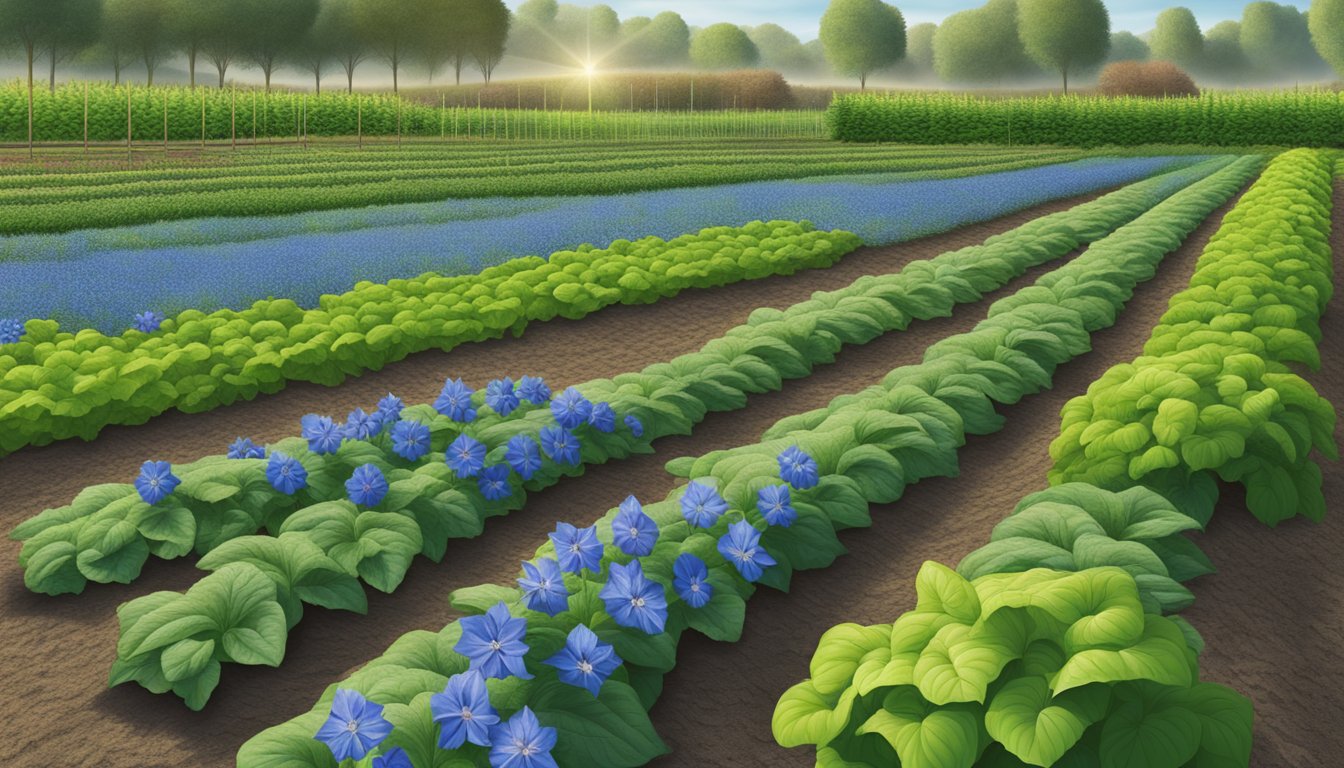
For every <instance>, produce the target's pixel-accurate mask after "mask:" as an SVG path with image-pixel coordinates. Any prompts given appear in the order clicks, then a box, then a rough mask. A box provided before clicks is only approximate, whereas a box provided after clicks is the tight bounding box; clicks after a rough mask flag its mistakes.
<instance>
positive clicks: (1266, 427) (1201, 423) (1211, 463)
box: [1050, 150, 1338, 526]
mask: <svg viewBox="0 0 1344 768" xmlns="http://www.w3.org/2000/svg"><path fill="white" fill-rule="evenodd" d="M1332 172H1333V160H1332V159H1331V157H1330V156H1329V155H1328V154H1326V153H1322V152H1314V151H1310V150H1295V151H1293V152H1289V153H1286V154H1284V155H1281V156H1280V157H1278V158H1277V159H1276V160H1275V161H1274V162H1273V163H1272V164H1271V165H1270V166H1269V168H1268V169H1267V170H1266V171H1265V173H1264V175H1263V176H1262V177H1261V178H1260V180H1259V181H1257V182H1256V184H1255V185H1254V186H1253V187H1252V188H1251V189H1250V191H1248V192H1247V193H1246V194H1245V195H1244V196H1243V197H1242V199H1241V201H1240V203H1239V204H1238V205H1237V207H1236V208H1235V209H1234V210H1233V211H1232V212H1231V213H1229V214H1228V215H1227V217H1226V218H1225V219H1224V220H1223V226H1222V228H1221V229H1220V230H1219V231H1218V233H1217V234H1216V235H1215V236H1214V237H1213V238H1212V239H1211V240H1210V242H1209V244H1208V246H1207V248H1206V249H1205V251H1204V255H1203V256H1202V257H1201V259H1200V261H1199V263H1198V265H1197V268H1196V271H1195V275H1194V277H1192V278H1191V281H1190V288H1189V289H1188V290H1186V291H1184V292H1182V293H1180V294H1177V295H1176V296H1175V297H1173V298H1172V301H1171V308H1170V309H1169V310H1168V311H1167V313H1166V314H1165V315H1163V318H1162V321H1161V323H1160V324H1159V325H1158V327H1157V328H1156V329H1155V330H1154V331H1153V334H1152V338H1151V339H1150V340H1149V341H1148V343H1147V344H1146V345H1145V347H1144V356H1143V357H1140V358H1138V359H1136V360H1135V361H1134V362H1132V363H1126V364H1122V365H1118V366H1116V367H1114V368H1112V369H1111V370H1110V371H1108V372H1107V373H1106V374H1105V375H1104V376H1102V377H1101V378H1100V379H1099V380H1098V381H1097V382H1096V383H1095V384H1094V385H1093V386H1092V387H1091V388H1089V390H1088V393H1087V394H1086V395H1084V396H1081V397H1078V398H1075V399H1073V400H1072V401H1070V402H1069V403H1068V404H1067V405H1066V406H1065V407H1064V411H1063V423H1062V427H1061V433H1060V435H1059V437H1058V438H1056V439H1055V441H1054V442H1053V443H1052V444H1051V447H1050V455H1051V457H1053V458H1054V460H1055V467H1054V469H1053V470H1052V471H1051V473H1050V478H1051V482H1054V483H1061V482H1089V483H1093V484H1095V485H1098V486H1101V487H1104V488H1110V489H1112V490H1119V489H1122V488H1127V487H1130V486H1131V485H1134V484H1138V483H1143V484H1146V485H1150V486H1152V487H1154V488H1156V489H1158V490H1160V491H1169V490H1174V489H1176V488H1179V487H1181V486H1183V485H1185V484H1186V483H1187V481H1186V479H1185V478H1187V477H1188V476H1190V475H1199V474H1205V473H1216V474H1217V475H1218V477H1220V478H1222V480H1224V481H1225V482H1234V483H1241V484H1243V485H1245V486H1246V487H1247V490H1248V494H1247V504H1248V506H1249V507H1250V510H1251V512H1252V513H1254V514H1255V516H1256V517H1257V518H1259V519H1260V520H1262V521H1264V522H1265V523H1267V524H1269V525H1271V526H1273V525H1277V524H1278V523H1279V522H1280V521H1282V520H1286V519H1289V518H1291V517H1294V516H1296V515H1299V514H1301V515H1304V516H1306V517H1308V518H1310V519H1312V520H1317V521H1319V520H1320V519H1321V517H1322V515H1323V514H1324V513H1325V499H1324V497H1323V496H1322V495H1321V485H1320V484H1321V473H1320V469H1319V467H1318V466H1317V465H1316V463H1315V461H1314V460H1313V459H1312V457H1311V455H1310V454H1311V451H1312V450H1313V449H1316V450H1319V451H1320V452H1321V453H1322V455H1324V456H1326V457H1327V458H1332V459H1333V458H1337V457H1338V449H1337V447H1336V445H1335V441H1334V436H1333V431H1334V425H1335V410H1334V408H1333V407H1332V406H1331V405H1330V403H1329V402H1328V401H1326V400H1325V399H1324V398H1322V397H1320V396H1319V395H1317V393H1316V390H1315V389H1314V388H1313V387H1312V386H1311V384H1309V383H1308V382H1307V381H1305V380H1304V379H1302V378H1301V377H1300V376H1298V375H1296V374H1295V373H1292V372H1291V371H1290V369H1289V368H1288V367H1287V365H1286V364H1287V363H1298V364H1302V365H1306V366H1308V367H1312V368H1316V367H1319V366H1320V357H1319V352H1318V351H1317V348H1316V343H1317V340H1319V339H1320V335H1321V331H1320V327H1319V319H1320V317H1321V314H1322V313H1323V312H1324V311H1325V306H1326V303H1327V302H1328V301H1329V299H1330V297H1331V294H1332V292H1333V286H1332V282H1331V276H1332V271H1333V267H1332V257H1331V253H1330V247H1329V243H1328V237H1329V234H1330V227H1331V220H1330V205H1331V183H1332V177H1333V173H1332ZM1190 514H1191V515H1192V516H1195V517H1203V513H1196V512H1194V511H1190ZM1201 522H1203V520H1201Z"/></svg>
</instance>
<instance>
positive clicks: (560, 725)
mask: <svg viewBox="0 0 1344 768" xmlns="http://www.w3.org/2000/svg"><path fill="white" fill-rule="evenodd" d="M528 699H529V706H531V707H532V710H533V711H534V712H536V714H537V719H538V720H540V721H541V722H542V724H543V725H546V726H550V727H553V728H557V729H558V730H559V731H560V733H562V734H564V735H563V736H562V737H561V738H560V739H559V740H558V741H557V742H556V745H555V750H554V751H553V753H552V754H553V755H554V757H555V758H556V760H558V761H559V762H561V763H564V764H566V765H583V766H592V768H634V766H640V765H644V764H645V763H647V762H649V761H650V760H652V759H653V758H655V757H658V756H659V755H665V754H667V753H668V751H669V750H668V748H667V745H665V744H664V743H663V741H662V739H660V738H658V734H657V732H655V731H654V729H653V723H652V722H650V721H649V715H648V712H647V711H646V710H645V709H644V707H643V706H642V705H641V704H640V701H639V697H638V696H637V695H635V692H634V690H633V689H632V688H630V686H628V685H626V684H625V683H622V682H620V681H619V680H612V679H608V680H607V681H606V682H605V683H603V685H602V690H601V691H600V692H599V694H598V696H597V697H596V698H594V697H593V695H592V694H591V693H589V692H588V691H587V689H584V688H579V687H577V686H573V685H566V684H564V683H562V682H560V681H558V680H546V681H544V682H541V683H539V684H537V685H536V686H535V687H534V688H533V690H532V692H531V695H530V696H529V697H528Z"/></svg>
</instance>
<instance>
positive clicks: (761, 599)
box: [652, 203, 1232, 768]
mask: <svg viewBox="0 0 1344 768" xmlns="http://www.w3.org/2000/svg"><path fill="white" fill-rule="evenodd" d="M1231 205H1232V203H1228V205H1227V206H1225V207H1224V208H1223V209H1222V210H1220V211H1219V212H1217V213H1215V214H1214V215H1213V216H1210V217H1209V218H1208V219H1207V220H1206V221H1205V222H1204V223H1203V224H1202V225H1200V227H1199V228H1198V229H1197V230H1196V231H1195V232H1194V234H1193V235H1192V236H1191V237H1190V238H1188V239H1187V240H1186V242H1185V244H1184V245H1182V246H1181V248H1180V249H1179V250H1177V251H1176V252H1175V253H1173V254H1171V255H1170V256H1168V257H1167V258H1166V260H1165V261H1164V262H1163V264H1162V266H1161V268H1160V269H1159V271H1158V273H1157V275H1156V277H1154V279H1153V280H1152V281H1151V282H1149V283H1147V284H1145V285H1142V286H1139V288H1138V289H1137V290H1136V291H1135V295H1134V298H1133V299H1132V300H1131V301H1130V302H1129V304H1128V306H1126V308H1125V310H1124V312H1122V313H1121V314H1120V317H1119V321H1118V322H1117V323H1116V324H1115V325H1114V326H1112V327H1111V328H1108V329H1106V330H1103V331H1100V332H1098V333H1095V334H1093V336H1092V351H1091V352H1089V353H1087V354H1085V355H1083V356H1081V357H1078V358H1076V359H1074V360H1073V361H1071V362H1069V363H1066V364H1064V365H1062V366H1060V367H1059V369H1058V370H1057V371H1056V373H1055V377H1054V388H1053V389H1051V390H1050V391H1048V392H1043V393H1041V394H1039V395H1036V396H1033V397H1028V398H1026V399H1024V400H1023V401H1022V402H1020V403H1018V404H1017V405H1014V406H1011V407H1007V408H1001V409H1000V411H1001V412H1002V413H1003V414H1004V415H1005V416H1006V417H1007V424H1006V426H1005V427H1004V430H1003V431H1002V432H1000V433H998V434H994V435H987V436H982V437H971V438H969V439H968V440H967V443H966V445H965V446H964V447H963V448H962V449H961V452H960V456H959V458H960V463H961V475H960V477H956V478H938V479H931V480H925V481H923V482H921V483H918V484H916V485H914V486H911V487H910V488H909V489H908V490H907V491H906V493H905V496H904V497H903V498H902V499H901V500H900V501H899V502H897V503H895V504H890V505H880V506H879V505H875V506H873V508H872V513H873V527H872V528H869V529H861V530H853V531H846V532H844V533H842V534H841V535H840V539H841V541H842V542H843V543H844V544H845V546H846V547H847V548H848V549H849V554H848V555H846V556H844V557H841V558H840V559H839V560H837V561H836V562H835V564H834V565H832V566H830V567H829V568H826V569H825V570H820V571H804V572H800V573H796V574H795V575H794V578H793V582H792V585H791V588H790V591H789V593H788V594H782V593H779V592H775V591H771V590H761V591H760V592H758V593H757V594H756V595H755V596H753V597H752V599H751V601H750V603H748V606H747V622H746V628H745V630H744V631H743V633H742V640H741V641H740V642H738V643H734V644H732V645H728V644H724V643H715V642H711V641H709V640H707V639H706V638H704V637H703V636H701V635H696V634H691V633H688V634H687V635H686V636H685V637H684V639H683V640H682V643H681V647H680V649H679V651H678V659H679V660H680V661H681V662H682V663H681V664H680V665H679V666H678V667H677V668H676V669H675V670H673V671H672V674H670V675H669V676H668V677H667V679H666V685H665V689H664V692H663V696H662V698H660V699H659V701H658V703H657V704H656V705H655V707H654V709H653V713H652V714H653V721H654V725H655V726H657V728H658V732H659V733H660V734H662V735H663V737H664V738H665V739H666V740H667V742H668V744H669V745H670V746H671V747H672V750H673V752H672V755H671V756H669V757H667V758H663V759H661V760H659V761H656V762H655V763H654V765H658V766H673V765H676V766H704V765H732V766H734V768H754V767H755V766H763V767H766V766H768V767H769V768H781V767H783V766H810V765H812V764H813V762H814V756H815V752H814V751H813V750H811V749H807V748H799V749H794V750H785V749H783V748H781V747H780V746H779V745H777V744H776V743H775V741H774V738H773V737H772V736H771V731H770V718H771V715H772V713H773V712H774V707H775V702H776V701H778V700H779V697H780V695H781V694H782V693H784V691H785V689H787V688H788V687H789V686H791V685H793V684H794V683H797V682H799V681H800V680H802V679H803V678H805V677H807V670H808V663H809V661H810V660H811V658H812V652H813V651H814V650H815V649H816V647H817V642H818V640H819V639H820V638H821V635H822V633H823V632H825V631H826V630H828V629H830V628H831V627H833V626H835V625H836V624H842V623H845V622H856V623H859V624H885V623H890V622H892V621H893V620H895V619H896V618H897V617H898V616H900V615H901V614H902V613H904V612H905V611H908V610H911V609H912V608H914V605H915V590H914V584H915V574H916V573H917V572H918V571H919V568H920V566H921V565H922V564H923V563H924V562H925V561H926V560H935V561H937V562H940V563H943V564H945V565H949V566H954V565H956V563H957V562H958V561H959V560H961V558H962V557H964V556H965V555H966V554H968V553H969V552H970V551H971V550H973V549H975V548H977V547H980V546H982V545H983V544H984V543H985V542H987V541H989V534H990V531H991V530H992V529H993V527H994V526H995V524H997V523H998V522H999V521H1000V520H1002V519H1003V518H1004V517H1006V516H1007V515H1008V513H1009V512H1011V511H1012V509H1013V507H1014V506H1015V505H1016V504H1017V501H1018V500H1019V499H1021V498H1022V497H1023V496H1025V495H1027V494H1029V493H1033V492H1035V491H1038V490H1041V489H1042V488H1044V487H1045V486H1046V481H1045V476H1046V472H1047V470H1049V468H1050V466H1051V461H1050V456H1049V453H1048V448H1049V445H1050V441H1051V440H1052V439H1053V437H1054V436H1055V435H1057V434H1059V412H1060V409H1061V408H1062V407H1063V405H1064V403H1065V402H1067V401H1068V400H1069V399H1071V398H1073V397H1076V396H1078V395H1080V394H1083V393H1084V392H1085V391H1086V390H1087V387H1088V385H1089V384H1091V383H1092V381H1093V380H1095V379H1097V378H1098V377H1100V376H1101V374H1103V373H1104V372H1105V371H1106V370H1107V369H1108V368H1110V367H1111V366H1112V365H1115V364H1117V363H1120V362H1124V361H1127V360H1130V359H1133V358H1134V357H1136V356H1137V355H1138V354H1139V353H1140V352H1141V350H1142V348H1143V343H1144V341H1146V340H1147V338H1148V336H1149V333H1150V331H1151V329H1152V328H1153V326H1154V325H1156V324H1157V320H1158V318H1159V317H1160V316H1161V315H1162V313H1163V312H1164V311H1166V309H1167V301H1168V299H1169V298H1170V297H1171V295H1172V294H1174V293H1176V292H1177V291H1179V290H1181V289H1183V288H1185V287H1186V286H1187V285H1188V284H1189V281H1190V276H1191V274H1192V273H1193V272H1194V268H1195V261H1196V259H1197V258H1198V257H1199V254H1200V253H1201V252H1202V251H1203V249H1204V245H1205V243H1207V242H1208V238H1209V237H1210V236H1211V235H1212V234H1213V233H1214V232H1215V231H1216V230H1217V228H1218V225H1219V224H1220V222H1221V221H1222V217H1223V215H1224V214H1225V213H1226V212H1227V210H1229V209H1230V207H1231ZM701 436H702V435H700V434H697V437H701ZM1211 679H1215V680H1216V679H1217V678H1211Z"/></svg>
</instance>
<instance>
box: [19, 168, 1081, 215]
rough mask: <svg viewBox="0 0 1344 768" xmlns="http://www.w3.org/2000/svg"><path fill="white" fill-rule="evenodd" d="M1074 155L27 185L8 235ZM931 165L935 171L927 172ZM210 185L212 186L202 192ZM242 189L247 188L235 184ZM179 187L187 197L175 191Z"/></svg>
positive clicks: (957, 171)
mask: <svg viewBox="0 0 1344 768" xmlns="http://www.w3.org/2000/svg"><path fill="white" fill-rule="evenodd" d="M1072 157H1073V155H1071V154H1068V153H1061V154H1050V155H1044V156H1036V157H1032V156H1026V157H1018V158H1016V159H1011V160H1009V161H1007V162H993V163H977V162H976V161H974V160H973V159H969V158H967V159H961V160H954V161H947V162H951V163H952V164H951V166H947V165H946V163H945V162H941V161H940V162H933V161H928V160H917V161H911V162H906V161H904V160H902V159H900V158H895V159H892V160H888V161H883V162H877V163H874V162H873V161H872V160H870V159H867V158H844V159H825V160H818V161H816V162H810V161H809V160H808V159H807V158H806V157H799V158H790V159H779V158H771V159H769V160H766V161H762V162H755V163H744V164H735V163H732V162H723V163H720V162H718V161H717V158H716V157H715V156H710V157H707V158H698V157H689V158H683V159H679V160H676V161H664V162H661V163H657V164H654V163H651V162H650V163H633V164H630V165H631V167H626V168H615V169H605V168H599V169H594V168H592V167H591V165H588V166H583V167H577V168H571V169H569V170H553V169H550V168H542V169H537V168H530V169H529V168H527V167H523V168H520V169H517V172H516V171H515V170H514V169H512V167H511V166H508V165H506V166H505V168H504V169H503V170H501V169H500V168H499V166H497V165H496V166H493V167H486V168H482V169H478V170H477V171H475V172H473V173H465V172H454V173H451V174H437V175H435V174H430V175H428V176H421V177H418V178H417V177H416V173H414V172H405V171H402V172H396V171H390V172H385V171H377V172H373V173H369V174H364V173H359V174H352V175H351V176H352V178H354V179H355V180H353V181H343V180H340V179H339V178H338V177H337V176H335V175H324V174H308V175H302V176H281V177H277V178H275V179H271V180H266V179H262V178H258V177H250V178H248V179H245V180H243V181H241V182H231V181H229V180H227V179H214V180H210V181H208V182H201V183H196V182H190V181H184V182H154V183H135V184H130V185H127V186H128V187H130V189H131V193H130V194H129V196H128V195H127V194H126V193H118V194H113V193H114V192H117V190H116V189H114V188H108V187H98V188H92V189H88V190H84V189H81V188H69V189H67V188H61V189H58V190H45V191H43V192H40V193H36V194H29V193H27V192H23V191H18V192H15V193H14V194H16V195H20V196H27V197H31V198H34V199H38V200H40V201H39V202H22V203H21V202H14V203H8V204H6V213H7V214H8V215H7V216H6V217H5V224H4V227H3V229H0V234H21V233H30V232H63V231H69V230H76V229H91V228H101V227H120V226H126V225H130V224H139V223H144V222H156V221H166V220H172V219H187V218H199V217H204V216H230V217H237V216H272V215H278V214H284V213H296V212H301V211H317V210H332V209H339V208H361V207H365V206H370V205H392V204H397V203H416V202H428V201H436V200H446V199H449V198H454V199H468V198H482V197H554V196H573V195H575V194H585V195H608V194H620V193H626V192H631V191H638V190H648V189H668V188H673V187H687V186H709V185H721V184H732V183H743V182H752V181H762V180H769V179H789V178H799V177H803V176H834V175H842V174H857V173H873V172H878V171H882V170H884V169H890V170H894V171H909V172H911V173H920V174H921V175H925V176H928V177H932V178H937V177H940V176H967V175H974V174H978V173H982V172H985V171H986V170H1011V169H1014V168H1031V167H1036V166H1038V165H1042V164H1045V163H1050V162H1054V161H1057V160H1063V159H1072ZM928 166H933V168H932V169H931V170H924V169H925V168H927V167H928ZM539 171H540V172H539ZM338 182H339V183H338ZM240 185H241V186H240ZM202 186H203V187H205V188H204V189H199V187H202ZM234 186H239V187H240V188H229V187H234ZM175 190H180V191H182V192H183V193H184V194H181V195H174V194H171V193H172V192H174V191H175ZM186 193H189V194H186Z"/></svg>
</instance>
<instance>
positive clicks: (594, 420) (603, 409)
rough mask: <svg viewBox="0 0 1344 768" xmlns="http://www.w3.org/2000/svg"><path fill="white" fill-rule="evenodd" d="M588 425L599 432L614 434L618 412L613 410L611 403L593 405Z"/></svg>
mask: <svg viewBox="0 0 1344 768" xmlns="http://www.w3.org/2000/svg"><path fill="white" fill-rule="evenodd" d="M588 423H589V424H591V425H592V426H593V428H594V429H596V430H597V431H598V432H613V431H615V429H616V412H615V411H613V410H612V409H611V404H610V403H593V412H592V413H590V414H588Z"/></svg>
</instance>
